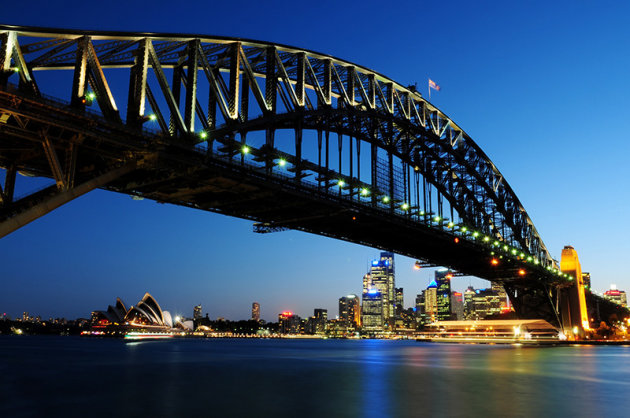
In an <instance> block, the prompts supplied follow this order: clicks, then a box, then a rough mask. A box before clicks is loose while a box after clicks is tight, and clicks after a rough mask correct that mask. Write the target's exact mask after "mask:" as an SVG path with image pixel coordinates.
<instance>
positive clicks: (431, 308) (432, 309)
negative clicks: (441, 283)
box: [424, 280, 438, 322]
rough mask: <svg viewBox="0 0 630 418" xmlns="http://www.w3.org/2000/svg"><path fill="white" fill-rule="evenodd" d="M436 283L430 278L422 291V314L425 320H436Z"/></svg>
mask: <svg viewBox="0 0 630 418" xmlns="http://www.w3.org/2000/svg"><path fill="white" fill-rule="evenodd" d="M437 287H438V285H437V283H436V281H435V280H432V281H431V283H429V286H428V287H427V290H425V291H424V314H425V315H426V321H427V322H435V321H437Z"/></svg>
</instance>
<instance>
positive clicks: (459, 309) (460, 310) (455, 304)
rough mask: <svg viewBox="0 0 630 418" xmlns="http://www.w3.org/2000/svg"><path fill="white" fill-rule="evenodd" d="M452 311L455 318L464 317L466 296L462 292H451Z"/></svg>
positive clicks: (460, 318) (460, 319) (458, 319)
mask: <svg viewBox="0 0 630 418" xmlns="http://www.w3.org/2000/svg"><path fill="white" fill-rule="evenodd" d="M451 311H452V315H453V319H455V320H457V321H462V320H463V319H464V296H463V295H462V293H461V292H455V291H453V292H451Z"/></svg>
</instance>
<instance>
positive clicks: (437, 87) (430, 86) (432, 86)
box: [429, 79, 440, 99]
mask: <svg viewBox="0 0 630 418" xmlns="http://www.w3.org/2000/svg"><path fill="white" fill-rule="evenodd" d="M431 89H433V90H437V91H440V86H438V84H437V83H436V82H435V81H433V80H431V79H429V99H430V98H431Z"/></svg>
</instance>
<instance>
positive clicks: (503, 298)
mask: <svg viewBox="0 0 630 418" xmlns="http://www.w3.org/2000/svg"><path fill="white" fill-rule="evenodd" d="M491 288H492V290H494V291H495V292H496V293H497V295H499V301H500V302H501V310H502V311H507V310H508V309H509V307H510V300H509V299H508V296H507V292H506V291H505V288H504V287H503V285H502V284H501V283H499V282H492V286H491Z"/></svg>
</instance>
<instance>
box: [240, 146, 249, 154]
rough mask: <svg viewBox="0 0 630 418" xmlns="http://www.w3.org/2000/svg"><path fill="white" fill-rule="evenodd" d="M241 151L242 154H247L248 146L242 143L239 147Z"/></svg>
mask: <svg viewBox="0 0 630 418" xmlns="http://www.w3.org/2000/svg"><path fill="white" fill-rule="evenodd" d="M241 152H242V153H243V154H249V147H248V146H247V145H243V148H241Z"/></svg>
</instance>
